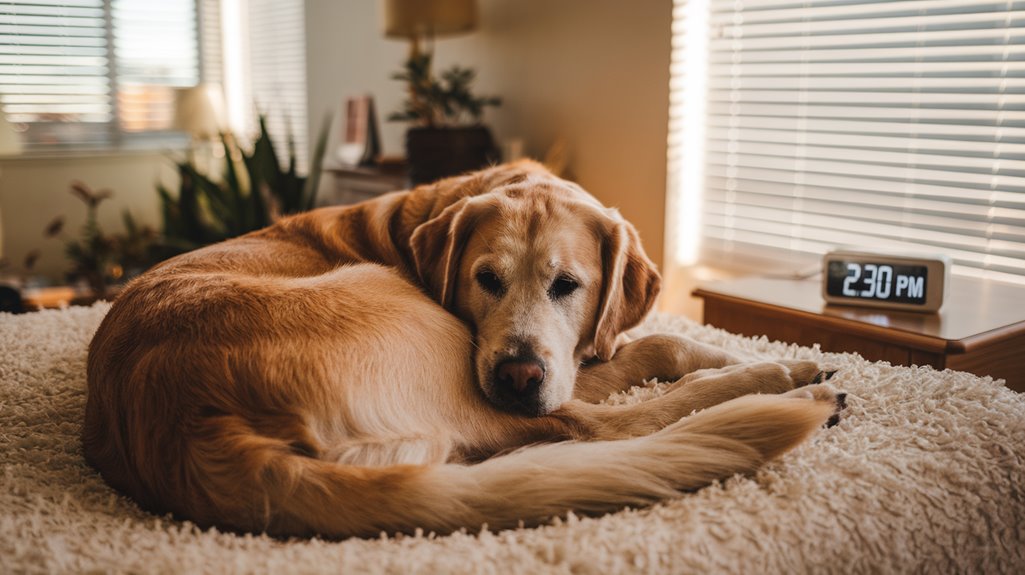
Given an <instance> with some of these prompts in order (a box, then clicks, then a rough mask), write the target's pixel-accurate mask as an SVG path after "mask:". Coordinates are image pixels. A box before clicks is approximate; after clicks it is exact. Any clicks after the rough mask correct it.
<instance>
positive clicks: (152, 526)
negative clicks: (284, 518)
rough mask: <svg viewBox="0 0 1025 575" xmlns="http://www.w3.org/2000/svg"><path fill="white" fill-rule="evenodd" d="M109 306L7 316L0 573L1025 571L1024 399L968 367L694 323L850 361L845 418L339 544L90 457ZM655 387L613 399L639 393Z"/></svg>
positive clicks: (1, 374) (740, 341)
mask: <svg viewBox="0 0 1025 575" xmlns="http://www.w3.org/2000/svg"><path fill="white" fill-rule="evenodd" d="M107 309H108V306H107V305H106V304H99V305H96V306H94V307H91V308H82V307H79V308H72V309H68V310H63V311H45V312H40V313H34V314H26V315H22V316H10V315H6V314H0V572H38V573H43V572H46V573H51V572H78V573H81V572H90V573H92V572H133V573H150V572H155V573H169V572H183V573H216V574H218V575H223V574H227V573H245V572H267V573H284V572H299V573H321V572H322V573H362V572H368V573H603V574H604V573H634V572H636V573H719V572H731V573H802V572H815V573H825V572H845V573H846V572H853V573H878V572H882V573H892V572H926V573H928V572H943V573H952V572H958V573H964V572H986V573H995V572H1008V573H1010V572H1019V573H1021V572H1023V570H1025V397H1023V396H1021V395H1018V394H1015V393H1014V392H1012V391H1009V390H1008V389H1006V388H1005V387H1004V386H1003V385H1002V383H1000V382H994V381H992V380H989V379H981V378H978V377H975V376H972V375H968V374H965V373H954V372H937V371H933V370H932V369H928V368H925V369H920V368H903V367H900V368H898V367H890V366H889V365H887V364H879V363H869V362H866V361H864V360H862V359H861V358H860V357H858V356H854V355H837V354H822V353H820V352H819V351H817V350H814V349H808V348H798V347H795V346H787V345H784V344H780V343H770V342H768V341H765V340H764V339H762V340H753V339H745V338H741V337H738V336H734V335H730V334H727V333H725V332H723V331H719V330H716V329H711V328H706V327H701V326H697V325H694V324H691V323H689V322H687V321H685V320H681V319H679V318H673V317H670V316H656V317H654V318H652V319H651V320H649V321H648V322H647V324H646V325H645V326H644V327H645V328H646V329H652V330H661V331H675V332H684V333H687V334H688V335H691V336H693V337H696V338H698V339H700V340H702V341H706V342H709V343H713V344H718V345H723V346H726V347H729V348H731V349H735V350H742V351H744V352H747V353H749V354H752V355H757V356H764V357H774V356H775V357H801V358H813V359H819V360H821V361H823V362H825V363H826V364H827V365H829V366H832V367H835V368H839V369H840V371H839V373H838V374H837V376H836V378H834V380H833V381H835V383H836V385H837V386H838V387H840V388H842V389H844V390H845V391H847V392H848V393H849V394H850V395H849V397H848V404H849V407H848V409H847V411H846V418H845V419H844V420H843V421H842V422H841V423H840V425H838V426H836V427H834V428H831V429H823V430H822V431H821V432H819V433H818V434H817V435H816V436H815V437H814V438H813V439H812V440H811V441H809V442H807V443H805V444H804V445H803V446H801V447H800V448H798V449H797V450H795V451H793V452H790V453H789V454H787V455H786V456H784V457H783V458H782V459H781V460H778V461H776V462H773V463H772V464H770V465H768V466H767V467H765V468H764V469H763V470H762V471H760V472H759V473H758V474H757V475H756V476H754V477H734V478H732V479H729V480H727V481H725V482H723V483H722V484H716V485H713V486H711V487H708V488H706V489H703V490H700V491H698V492H696V493H691V494H687V495H684V496H682V497H681V498H680V499H677V500H674V501H668V502H665V503H663V504H660V505H657V506H655V507H652V508H648V509H640V510H624V511H622V512H619V513H615V514H612V515H607V516H605V517H601V518H582V517H576V516H572V515H571V516H568V517H565V518H561V519H555V520H553V521H552V522H551V524H550V525H547V526H544V527H540V528H537V529H520V530H514V531H505V532H500V533H489V532H484V533H480V534H477V533H459V534H455V535H452V536H448V537H435V536H433V535H430V534H428V535H418V536H415V537H396V538H387V537H383V536H382V537H381V538H379V539H374V540H359V539H353V540H347V541H341V542H330V541H322V540H318V539H313V540H295V541H287V542H285V541H278V540H273V539H270V538H267V537H262V536H238V535H233V534H225V533H219V532H217V531H212V530H211V531H201V530H199V529H197V528H196V527H195V526H193V525H191V524H189V523H182V522H178V521H174V520H172V519H170V518H168V517H156V516H153V515H149V514H147V513H144V512H142V511H140V510H139V509H138V508H136V506H135V505H134V504H133V503H131V502H130V501H128V500H127V499H125V498H123V497H121V496H119V495H118V494H117V493H115V492H114V491H113V490H111V489H110V488H109V487H107V486H106V485H105V484H104V483H103V481H102V480H101V479H100V477H99V475H98V474H97V473H95V472H94V471H93V470H92V469H91V468H89V467H88V466H87V465H86V463H85V461H84V460H83V459H82V453H81V448H80V445H79V439H78V434H79V429H80V422H81V419H82V413H83V406H84V401H85V391H84V388H85V358H86V346H87V344H88V342H89V339H90V337H91V336H92V334H93V331H94V330H95V329H96V327H97V325H98V324H99V322H100V320H101V319H102V318H103V315H104V314H105V313H106V311H107ZM658 392H659V389H658V386H656V385H650V386H646V387H639V388H636V389H635V390H634V391H633V392H632V393H630V394H624V395H621V396H618V397H615V398H613V399H612V401H617V402H627V401H639V400H641V399H643V398H645V397H649V396H651V395H652V394H656V393H658Z"/></svg>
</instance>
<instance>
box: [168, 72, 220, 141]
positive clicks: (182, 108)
mask: <svg viewBox="0 0 1025 575" xmlns="http://www.w3.org/2000/svg"><path fill="white" fill-rule="evenodd" d="M224 127H225V121H224V94H223V93H222V92H221V87H220V86H219V85H217V84H199V85H198V86H193V87H191V88H179V89H177V90H175V93H174V129H175V130H181V131H182V132H185V133H187V134H189V136H191V137H192V139H193V140H195V141H199V140H213V139H216V138H217V137H218V136H219V135H220V134H221V132H223V131H224Z"/></svg>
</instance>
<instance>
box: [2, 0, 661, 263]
mask: <svg viewBox="0 0 1025 575" xmlns="http://www.w3.org/2000/svg"><path fill="white" fill-rule="evenodd" d="M480 2H481V11H482V14H481V29H480V30H478V31H477V32H475V33H473V34H471V35H467V36H464V37H460V38H451V39H443V40H439V41H438V42H437V46H436V53H437V60H438V66H439V67H440V68H445V67H448V66H450V65H451V64H453V63H459V64H461V65H464V66H471V67H473V68H475V69H476V70H477V71H478V73H479V80H478V85H479V89H480V91H481V92H482V93H493V94H497V95H500V96H502V97H503V98H504V99H505V104H504V105H503V106H502V107H501V108H500V109H498V110H493V111H490V112H489V113H488V114H489V116H488V122H489V124H491V125H492V127H493V128H494V131H495V134H496V136H497V137H498V138H499V139H510V138H518V139H522V140H523V141H524V143H525V144H526V151H527V153H528V154H531V155H534V156H542V155H543V154H544V152H545V151H546V150H547V149H548V147H549V146H550V145H551V144H552V142H553V141H554V140H555V139H556V138H557V137H559V136H562V137H564V138H565V139H566V140H567V142H568V144H569V145H570V153H571V165H570V168H571V170H572V172H573V177H574V178H575V179H576V180H577V181H579V182H580V183H581V184H583V185H584V186H585V187H586V188H588V189H589V190H591V191H592V192H593V193H594V194H595V195H596V196H598V197H599V198H600V199H601V200H602V201H603V202H605V203H606V204H608V205H612V206H617V207H619V208H620V209H621V211H622V212H623V214H624V216H626V217H627V218H628V219H629V220H630V221H632V222H634V224H635V225H637V227H638V229H640V231H641V235H642V237H643V238H644V243H645V246H646V248H647V250H648V253H649V254H650V255H651V256H652V258H653V259H654V260H655V261H656V262H661V259H662V242H663V220H664V216H663V212H664V208H665V166H666V124H667V119H668V112H667V110H668V100H669V87H668V85H669V39H670V30H669V23H670V16H671V14H670V11H671V3H670V1H669V0H634V1H621V0H557V1H549V0H480ZM377 6H378V3H377V2H376V1H373V0H338V1H336V0H308V1H307V3H306V11H307V14H306V16H307V17H306V24H307V38H308V52H307V65H308V79H309V118H310V124H311V126H310V134H311V136H312V135H315V134H316V133H317V131H318V129H319V125H320V122H321V120H322V118H323V117H324V114H325V113H327V112H329V111H335V109H336V108H337V107H338V106H339V105H340V103H341V101H342V100H343V98H344V97H345V96H347V95H354V94H360V93H366V92H369V93H371V94H373V95H374V97H375V99H376V101H377V104H378V114H379V116H380V117H381V118H382V122H381V123H382V128H383V140H384V146H385V151H386V152H389V153H401V151H402V135H403V133H404V130H405V127H404V126H403V125H401V124H395V123H391V122H384V121H383V118H384V117H385V116H386V115H387V113H388V112H389V111H391V110H393V109H395V108H396V107H397V106H398V104H399V102H400V101H401V100H402V98H403V95H404V94H403V88H402V86H401V85H400V84H399V83H398V82H395V81H393V80H391V79H390V75H391V73H392V72H394V71H396V70H398V69H399V67H400V65H401V63H402V61H403V59H404V58H405V56H406V53H407V45H406V44H405V43H403V42H400V41H393V40H386V39H384V38H383V37H382V36H381V34H380V32H379V25H378V14H377ZM160 178H163V180H164V181H165V182H169V183H171V184H172V185H173V183H174V182H175V181H176V178H175V176H174V171H173V164H172V163H171V161H170V160H169V158H168V157H167V156H166V155H165V154H163V153H151V154H120V155H101V156H89V157H76V158H60V159H53V158H49V159H44V158H32V159H25V158H22V159H0V218H2V220H0V222H2V228H3V240H4V241H3V250H4V255H5V256H6V257H7V258H8V259H9V260H10V261H12V262H15V263H20V262H21V261H22V259H23V258H24V256H25V254H26V253H27V252H28V251H30V250H32V249H34V248H40V249H42V250H43V257H42V259H41V260H40V262H39V264H38V268H37V269H38V270H39V271H41V272H43V273H45V274H47V275H49V276H51V277H52V278H54V279H58V278H59V277H60V275H61V272H62V270H63V269H64V268H65V262H64V258H63V253H62V246H61V244H60V242H58V241H56V240H46V239H44V238H43V236H42V230H43V228H44V227H45V226H46V224H47V223H48V222H49V221H51V220H52V218H53V217H54V216H56V215H59V214H64V215H66V216H67V218H68V223H69V225H70V228H69V231H75V230H76V229H77V227H78V226H79V225H80V223H81V222H82V221H83V218H84V214H85V208H84V206H83V205H82V204H81V202H79V201H78V200H77V199H75V198H74V197H72V196H71V195H70V194H69V193H68V191H67V190H68V185H69V184H70V182H71V181H73V180H81V181H84V182H86V183H87V184H89V185H90V186H92V187H93V188H96V189H99V188H105V187H107V188H111V189H112V190H114V192H115V197H114V200H113V201H110V202H108V203H106V204H104V206H103V211H102V212H101V223H102V224H103V225H105V226H107V227H108V228H109V229H111V230H117V229H120V225H121V224H120V214H121V210H122V209H123V208H126V207H127V208H130V209H131V210H132V212H133V213H134V214H135V215H136V217H137V218H139V219H140V220H142V221H144V222H147V223H150V224H153V225H156V224H157V223H158V221H159V212H158V204H157V196H156V193H155V191H154V182H155V181H157V180H158V179H160ZM0 273H2V272H0Z"/></svg>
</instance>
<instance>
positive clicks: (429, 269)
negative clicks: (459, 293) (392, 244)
mask: <svg viewBox="0 0 1025 575" xmlns="http://www.w3.org/2000/svg"><path fill="white" fill-rule="evenodd" d="M484 211H485V209H484V206H483V205H481V204H480V202H479V201H475V198H463V199H461V200H459V201H458V202H456V203H454V204H452V205H451V206H449V207H447V208H445V209H444V210H443V211H442V212H441V213H440V214H438V215H437V216H436V217H434V218H432V219H430V220H427V221H426V222H424V223H423V224H420V225H419V226H418V227H417V228H416V229H415V230H413V235H412V236H411V237H410V238H409V244H410V247H411V248H412V250H413V261H414V263H415V264H416V273H417V275H418V276H420V281H421V282H422V283H423V284H424V286H426V287H427V289H428V290H430V292H431V295H433V296H434V299H435V301H437V302H438V303H440V304H441V305H442V306H444V307H446V308H449V309H451V304H452V299H453V297H454V296H455V291H456V275H457V273H458V272H459V260H460V258H461V257H462V255H463V249H464V248H465V247H466V243H467V241H468V240H469V238H470V233H471V232H472V231H473V229H474V228H475V227H476V225H477V222H478V221H479V220H480V218H481V216H482V215H483V214H484Z"/></svg>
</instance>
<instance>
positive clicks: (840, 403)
mask: <svg viewBox="0 0 1025 575" xmlns="http://www.w3.org/2000/svg"><path fill="white" fill-rule="evenodd" d="M844 409H847V394H846V393H838V394H836V411H835V412H833V415H831V416H830V417H829V419H827V420H826V427H833V426H835V425H836V424H838V423H840V412H841V411H843V410H844Z"/></svg>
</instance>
